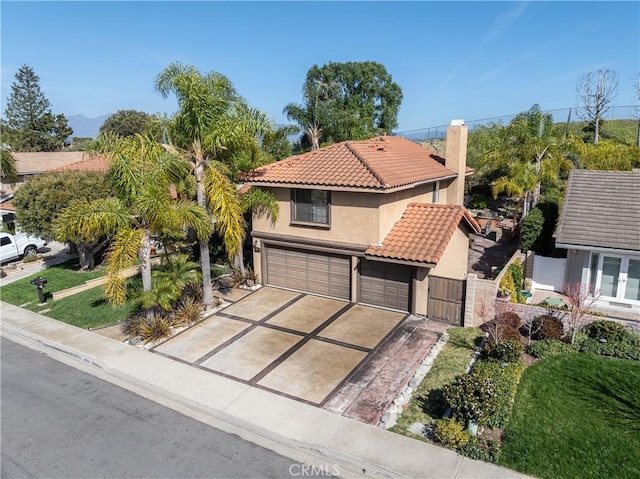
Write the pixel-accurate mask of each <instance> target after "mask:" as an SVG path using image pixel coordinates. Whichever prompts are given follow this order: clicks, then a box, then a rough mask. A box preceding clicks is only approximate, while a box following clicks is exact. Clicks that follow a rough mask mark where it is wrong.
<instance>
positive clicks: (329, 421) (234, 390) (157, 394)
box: [0, 303, 526, 479]
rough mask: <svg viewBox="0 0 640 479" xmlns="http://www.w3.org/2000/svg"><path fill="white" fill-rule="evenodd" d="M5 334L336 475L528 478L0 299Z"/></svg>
mask: <svg viewBox="0 0 640 479" xmlns="http://www.w3.org/2000/svg"><path fill="white" fill-rule="evenodd" d="M0 306H1V312H2V328H1V331H2V335H3V336H5V337H6V338H8V339H10V340H13V341H16V342H19V343H21V344H24V345H27V346H30V347H32V348H33V349H39V350H41V351H44V352H45V353H47V354H48V355H50V356H52V357H55V358H56V359H61V360H63V361H64V362H67V363H68V364H72V365H75V366H76V367H78V368H80V369H84V370H88V372H91V373H92V374H94V375H96V376H98V377H100V378H102V379H105V380H107V381H110V382H112V383H114V384H117V385H119V386H121V387H124V388H126V389H129V390H132V391H134V392H136V393H137V394H139V395H142V396H144V397H147V398H150V399H153V400H155V401H156V402H159V403H161V404H164V405H166V406H169V407H172V408H174V409H176V410H178V411H179V412H182V413H183V414H187V415H190V416H191V417H194V418H196V419H198V420H200V421H202V422H204V423H207V424H210V425H212V426H214V427H217V428H219V429H222V430H225V431H228V432H234V433H236V434H238V435H239V436H241V437H242V438H244V439H247V440H250V441H253V442H255V443H257V444H260V445H261V446H264V447H268V448H270V449H272V450H274V451H276V452H278V453H280V454H284V455H287V456H288V457H291V458H292V459H294V460H297V461H302V462H305V463H307V464H311V465H315V466H317V467H325V468H326V469H325V470H332V469H329V468H330V467H331V466H333V465H335V466H337V468H338V469H339V471H340V474H339V475H340V476H341V477H380V478H382V477H413V478H424V479H428V478H434V479H435V478H438V479H440V478H442V479H444V478H518V477H526V476H523V475H521V474H518V473H516V472H514V471H510V470H508V469H504V468H500V467H497V466H494V465H492V464H487V463H483V462H480V461H474V460H471V459H468V458H464V457H462V456H459V455H457V454H455V453H454V452H453V451H450V450H448V449H444V448H441V447H438V446H434V445H432V444H427V443H423V442H420V441H417V440H413V439H409V438H406V437H404V436H400V435H398V434H394V433H392V432H389V431H385V430H383V429H380V428H377V427H374V426H370V425H366V424H363V423H360V422H358V421H355V420H353V419H349V418H346V417H344V416H339V415H337V414H333V413H331V412H328V411H325V410H322V409H319V408H317V407H313V406H310V405H307V404H304V403H301V402H298V401H294V400H291V399H289V398H286V397H282V396H279V395H276V394H272V393H269V392H267V391H264V390H260V389H257V388H253V387H251V386H249V385H246V384H242V383H239V382H237V381H234V380H231V379H227V378H224V377H220V376H216V375H213V374H209V373H207V372H206V371H203V370H201V369H197V368H194V367H192V366H189V365H187V364H182V363H180V362H178V361H174V360H172V359H168V358H165V357H163V356H161V355H158V354H152V353H149V352H148V351H144V350H141V349H138V348H135V347H131V346H128V345H126V344H123V343H120V342H118V341H115V340H113V339H111V338H107V337H104V336H100V335H98V334H95V333H93V332H90V331H86V330H83V329H80V328H76V327H74V326H70V325H67V324H65V323H61V322H59V321H56V320H53V319H50V318H47V317H45V316H41V315H39V314H36V313H32V312H30V311H26V310H24V309H21V308H18V307H16V306H13V305H9V304H6V303H0Z"/></svg>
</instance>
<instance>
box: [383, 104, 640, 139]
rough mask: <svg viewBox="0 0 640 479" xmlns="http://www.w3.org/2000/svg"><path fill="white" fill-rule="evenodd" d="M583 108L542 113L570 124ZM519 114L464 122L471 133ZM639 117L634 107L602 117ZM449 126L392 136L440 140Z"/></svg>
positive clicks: (638, 109) (639, 110)
mask: <svg viewBox="0 0 640 479" xmlns="http://www.w3.org/2000/svg"><path fill="white" fill-rule="evenodd" d="M583 111H584V109H583V108H577V107H573V108H559V109H557V110H545V111H543V113H545V114H547V113H550V114H551V115H552V116H553V121H554V123H572V122H578V121H583V120H582V119H583V118H584V116H585V115H583ZM518 114H519V113H516V114H514V115H506V116H494V117H492V118H482V119H480V120H471V121H465V124H466V125H467V127H468V128H469V131H473V130H474V129H475V128H478V127H479V126H482V125H489V124H492V123H501V124H503V125H508V124H509V123H510V122H511V120H513V119H514V118H515V117H516V116H517V115H518ZM639 115H640V107H638V106H635V105H624V106H612V107H611V108H610V109H609V111H608V112H607V114H606V115H605V116H604V117H603V118H604V119H605V120H629V119H634V118H636V119H637V118H638V117H639ZM448 126H449V125H438V126H431V127H428V128H419V129H417V130H406V131H399V132H394V133H393V135H394V136H403V137H405V138H407V139H409V140H413V141H429V140H441V139H444V138H445V137H446V136H447V127H448Z"/></svg>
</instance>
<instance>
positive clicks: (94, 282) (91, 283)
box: [52, 266, 140, 301]
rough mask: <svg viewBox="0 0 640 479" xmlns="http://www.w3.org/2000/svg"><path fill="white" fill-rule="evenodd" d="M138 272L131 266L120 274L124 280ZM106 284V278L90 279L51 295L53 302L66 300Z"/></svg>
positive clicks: (135, 267)
mask: <svg viewBox="0 0 640 479" xmlns="http://www.w3.org/2000/svg"><path fill="white" fill-rule="evenodd" d="M139 272H140V266H131V267H130V268H126V269H123V270H122V271H121V272H120V274H121V275H122V276H123V277H124V278H130V277H131V276H135V275H136V274H138V273H139ZM106 282H107V277H106V276H102V277H101V278H95V279H90V280H88V281H85V283H84V284H81V285H80V286H74V287H73V288H67V289H63V290H62V291H58V292H56V293H53V295H52V296H53V300H54V301H56V300H58V299H62V298H66V297H68V296H73V295H74V294H78V293H82V292H83V291H87V290H88V289H93V288H95V287H97V286H101V285H103V284H104V283H106Z"/></svg>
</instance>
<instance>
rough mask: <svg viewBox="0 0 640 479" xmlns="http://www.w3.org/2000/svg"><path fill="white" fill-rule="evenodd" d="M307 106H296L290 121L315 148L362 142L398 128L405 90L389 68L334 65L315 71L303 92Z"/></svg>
mask: <svg viewBox="0 0 640 479" xmlns="http://www.w3.org/2000/svg"><path fill="white" fill-rule="evenodd" d="M302 96H303V103H302V104H301V105H298V104H294V103H290V104H289V105H287V106H286V107H285V109H284V112H285V113H286V114H287V116H288V117H289V118H290V119H291V120H293V121H295V122H296V123H298V126H299V127H300V129H301V130H302V131H305V132H306V133H307V137H308V138H309V140H310V142H311V145H312V148H317V147H318V146H319V141H318V139H319V137H320V135H322V138H324V140H325V142H339V141H345V140H359V139H366V138H371V137H373V136H375V135H379V134H383V133H390V132H391V131H393V130H394V129H395V128H396V127H397V126H398V112H399V110H400V104H401V102H402V89H401V88H400V86H398V84H397V83H395V82H394V81H393V79H392V77H391V75H390V74H389V73H388V72H387V70H386V68H385V67H384V65H382V64H380V63H377V62H372V61H366V62H346V63H336V62H329V63H327V64H325V65H323V66H321V67H319V66H318V65H314V66H313V67H311V68H310V69H309V71H308V72H307V77H306V80H305V83H304V86H303V88H302Z"/></svg>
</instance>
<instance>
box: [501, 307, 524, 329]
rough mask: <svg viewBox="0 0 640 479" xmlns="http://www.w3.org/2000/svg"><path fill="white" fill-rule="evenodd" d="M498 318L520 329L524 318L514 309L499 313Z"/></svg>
mask: <svg viewBox="0 0 640 479" xmlns="http://www.w3.org/2000/svg"><path fill="white" fill-rule="evenodd" d="M498 320H499V321H500V322H502V323H504V324H506V325H507V326H511V327H512V328H514V329H518V328H519V327H520V324H521V323H522V318H520V316H518V315H517V314H516V313H514V312H513V311H505V312H504V313H500V314H499V315H498Z"/></svg>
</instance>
